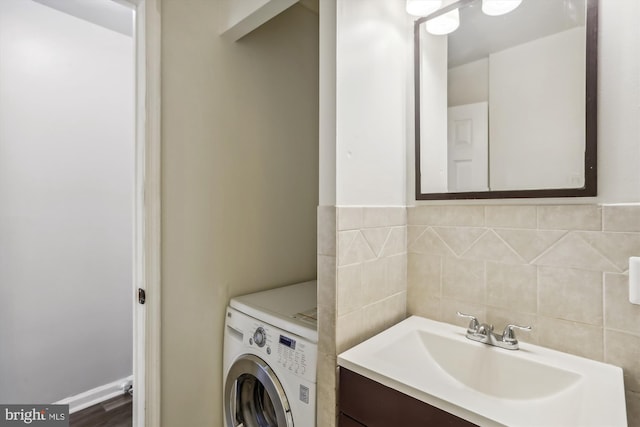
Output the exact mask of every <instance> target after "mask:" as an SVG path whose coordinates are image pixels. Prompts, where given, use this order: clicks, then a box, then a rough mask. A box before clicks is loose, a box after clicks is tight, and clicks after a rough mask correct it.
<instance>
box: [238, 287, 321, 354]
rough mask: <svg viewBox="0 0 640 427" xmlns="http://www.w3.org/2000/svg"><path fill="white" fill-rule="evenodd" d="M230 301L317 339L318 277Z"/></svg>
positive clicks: (251, 313) (304, 336) (251, 312)
mask: <svg viewBox="0 0 640 427" xmlns="http://www.w3.org/2000/svg"><path fill="white" fill-rule="evenodd" d="M229 305H230V306H231V307H233V308H235V309H236V310H239V311H241V312H243V313H245V314H247V315H249V316H251V317H255V318H256V319H260V320H262V321H264V322H266V323H269V324H271V325H273V326H276V327H278V328H280V329H284V330H286V331H289V332H292V333H294V334H297V335H299V336H301V337H303V338H306V339H308V340H309V341H311V342H313V343H317V342H318V320H317V307H318V304H317V281H316V280H312V281H309V282H304V283H298V284H295V285H289V286H283V287H281V288H276V289H270V290H268V291H262V292H256V293H253V294H249V295H243V296H239V297H235V298H233V299H231V301H230V302H229Z"/></svg>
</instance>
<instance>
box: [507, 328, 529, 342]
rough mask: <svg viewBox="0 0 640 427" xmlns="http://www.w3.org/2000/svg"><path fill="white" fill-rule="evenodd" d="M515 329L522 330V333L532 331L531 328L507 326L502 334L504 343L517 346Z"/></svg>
mask: <svg viewBox="0 0 640 427" xmlns="http://www.w3.org/2000/svg"><path fill="white" fill-rule="evenodd" d="M514 329H520V330H521V331H530V330H531V329H532V328H531V326H518V325H507V326H505V327H504V331H503V332H502V341H504V342H506V343H511V344H516V343H517V342H518V340H517V339H516V334H515V332H514V331H513V330H514Z"/></svg>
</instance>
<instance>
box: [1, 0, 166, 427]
mask: <svg viewBox="0 0 640 427" xmlns="http://www.w3.org/2000/svg"><path fill="white" fill-rule="evenodd" d="M101 2H102V4H101V7H105V8H111V9H112V10H116V9H117V8H120V12H122V11H124V13H125V14H128V18H127V21H128V25H129V28H130V30H129V32H130V34H125V32H126V31H123V29H122V28H123V27H113V26H111V27H110V25H111V24H113V22H115V20H113V22H109V20H108V19H107V20H106V21H105V20H104V18H105V16H107V15H108V14H105V13H98V14H93V15H92V14H91V13H88V14H87V13H86V12H87V11H86V10H85V11H84V12H82V8H80V9H77V10H76V13H75V14H74V13H72V12H73V7H74V6H80V5H82V4H84V5H87V4H89V3H91V4H93V5H97V4H98V3H101ZM101 2H98V1H92V2H86V1H84V0H57V1H56V0H34V1H24V0H6V1H5V0H3V1H2V3H1V4H0V7H1V8H0V21H1V22H0V198H1V199H2V203H0V252H1V254H0V313H1V314H0V316H1V317H2V322H0V324H2V325H3V327H0V342H4V343H10V344H11V345H7V346H3V347H4V348H3V349H2V350H0V377H2V378H3V382H2V383H3V384H5V385H7V387H6V388H7V390H5V388H3V387H0V402H2V403H17V404H20V403H33V402H40V403H42V402H45V403H54V402H65V401H68V403H69V404H70V407H71V410H72V411H77V410H79V409H81V407H82V406H87V405H89V404H91V403H95V402H96V401H101V400H104V399H107V398H109V397H110V395H113V394H114V393H123V392H124V391H125V389H127V388H128V387H130V386H131V384H132V383H133V376H134V375H135V377H136V378H135V379H136V381H135V383H136V384H135V385H136V387H135V390H136V394H138V391H139V392H140V395H141V396H142V398H140V397H139V398H138V399H137V403H136V404H134V406H135V407H136V409H134V414H135V421H134V423H133V424H134V425H139V426H142V425H145V408H150V409H151V408H155V407H156V406H159V405H157V404H151V405H150V404H148V403H147V404H145V397H144V396H145V394H144V391H145V385H146V384H147V383H148V382H151V383H152V384H154V387H153V389H154V390H155V394H157V395H159V386H158V385H159V379H156V378H155V376H151V375H149V376H147V377H145V375H144V372H145V360H146V355H147V354H146V352H145V349H146V348H148V347H150V348H152V349H153V348H155V347H157V342H156V343H154V341H153V339H149V337H148V336H146V335H145V332H146V327H147V322H146V319H147V314H148V313H147V311H148V310H147V309H145V308H142V309H140V308H139V306H138V304H137V302H136V300H135V299H134V296H135V294H136V290H137V288H139V287H140V288H145V287H146V286H147V284H148V283H149V280H150V277H149V276H150V275H149V273H154V274H156V277H151V279H153V280H151V284H152V285H153V284H154V283H155V284H157V283H159V274H157V273H155V271H156V270H159V262H158V260H159V230H158V231H157V234H156V232H154V230H153V228H151V227H153V225H154V224H155V223H159V208H158V207H156V205H157V206H159V191H154V192H153V193H150V192H148V191H147V190H149V188H151V189H153V188H154V187H156V190H157V189H159V167H151V168H149V167H148V166H149V165H151V166H153V164H154V163H153V162H154V159H155V158H157V157H159V149H158V148H157V147H158V146H159V144H158V141H159V138H158V135H157V134H156V135H155V137H154V138H149V137H148V131H149V130H152V131H153V130H154V129H155V128H157V126H158V125H159V114H153V112H152V114H147V113H148V108H149V103H148V101H146V95H154V93H153V92H149V91H148V90H147V87H146V82H148V80H149V79H148V78H147V73H148V70H147V69H146V67H145V65H146V61H144V60H142V59H144V58H145V52H146V51H147V50H146V49H145V47H146V46H145V42H146V37H144V36H145V34H144V33H142V37H134V25H133V20H134V11H136V13H135V17H136V19H137V20H140V19H142V21H141V22H143V23H144V17H145V14H144V12H145V3H147V4H148V3H149V2H145V1H137V2H134V3H131V4H128V3H127V2H124V1H122V0H118V2H117V3H115V2H113V1H112V0H101ZM65 9H66V10H65ZM105 10H106V9H105ZM105 10H103V11H102V12H104V11H105ZM83 13H84V14H83ZM158 18H159V17H158ZM96 21H97V22H96ZM135 29H136V30H140V29H141V28H140V26H138V28H135ZM142 30H143V31H144V26H142ZM80 31H82V34H81V35H79V34H80V33H79V32H80ZM157 43H158V44H159V41H158V42H157ZM3 44H4V45H3ZM141 47H142V48H141ZM141 58H142V59H141ZM158 61H159V58H158ZM156 72H157V73H159V71H158V70H156ZM151 76H152V77H153V76H154V75H153V74H152V75H151ZM65 77H71V78H67V79H65ZM141 95H144V96H141ZM122 99H126V102H124V103H121V102H120V100H122ZM150 148H151V149H150ZM156 149H158V152H157V153H156V152H154V150H156ZM148 153H151V155H150V156H149V157H147V155H148ZM149 171H151V172H153V173H154V174H153V175H151V174H150V173H149ZM145 192H146V193H147V194H152V197H147V199H146V200H145V199H144V198H143V194H145ZM149 219H151V221H149ZM151 302H152V303H153V306H154V307H155V308H156V309H155V310H154V312H155V315H154V317H159V310H158V309H157V308H159V293H156V294H154V295H153V298H152V299H151ZM134 325H135V326H134ZM123 326H124V327H123ZM152 330H154V331H155V332H154V334H153V335H152V337H151V338H153V337H159V329H158V327H157V326H156V325H154V326H153V328H152ZM134 338H135V339H134ZM157 341H159V339H158V340H157ZM156 356H157V354H156ZM157 359H159V358H156V361H155V362H154V365H153V366H154V370H153V371H152V373H153V372H155V371H157V370H159V362H158V360H157ZM139 378H141V380H140V381H138V379H139ZM5 380H6V381H5ZM136 413H137V414H136ZM147 425H156V424H153V423H150V424H147Z"/></svg>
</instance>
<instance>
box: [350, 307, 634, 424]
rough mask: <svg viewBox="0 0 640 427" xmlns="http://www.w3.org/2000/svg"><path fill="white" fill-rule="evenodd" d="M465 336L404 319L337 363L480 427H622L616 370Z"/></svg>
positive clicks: (618, 371)
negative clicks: (490, 343) (483, 342)
mask: <svg viewBox="0 0 640 427" xmlns="http://www.w3.org/2000/svg"><path fill="white" fill-rule="evenodd" d="M465 331H466V329H464V328H461V327H457V326H454V325H450V324H446V323H441V322H436V321H433V320H429V319H425V318H421V317H418V316H413V317H410V318H408V319H406V320H404V321H403V322H400V323H398V324H397V325H395V326H393V327H391V328H389V329H387V330H386V331H384V332H382V333H380V334H378V335H376V336H374V337H372V338H370V339H369V340H367V341H365V342H363V343H361V344H359V345H357V346H356V347H354V348H352V349H350V350H347V351H346V352H344V353H342V354H340V355H339V356H338V364H339V365H340V366H342V367H344V368H347V369H350V370H351V371H354V372H356V373H358V374H361V375H364V376H366V377H369V378H371V379H373V380H375V381H378V382H379V383H381V384H384V385H386V386H388V387H391V388H393V389H395V390H398V391H400V392H403V393H405V394H408V395H410V396H412V397H414V398H416V399H418V400H421V401H423V402H426V403H428V404H430V405H433V406H436V407H438V408H440V409H443V410H445V411H447V412H450V413H452V414H454V415H457V416H459V417H461V418H464V419H466V420H468V421H471V422H473V423H475V424H478V425H482V426H501V425H507V426H545V427H546V426H568V425H575V426H605V425H606V426H611V427H613V426H626V425H627V421H626V409H625V401H624V386H623V379H622V369H620V368H619V367H616V366H612V365H608V364H604V363H601V362H596V361H593V360H589V359H584V358H581V357H578V356H573V355H570V354H567V353H562V352H559V351H555V350H551V349H547V348H544V347H540V346H535V345H531V344H527V343H520V350H505V349H502V348H498V347H492V346H488V345H486V344H482V343H479V342H476V341H471V340H469V339H467V338H466V337H465Z"/></svg>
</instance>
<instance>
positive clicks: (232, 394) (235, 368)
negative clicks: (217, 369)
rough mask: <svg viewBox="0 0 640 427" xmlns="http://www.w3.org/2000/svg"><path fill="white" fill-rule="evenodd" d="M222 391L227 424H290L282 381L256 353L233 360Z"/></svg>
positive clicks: (280, 426)
mask: <svg viewBox="0 0 640 427" xmlns="http://www.w3.org/2000/svg"><path fill="white" fill-rule="evenodd" d="M224 394H225V408H224V410H225V419H226V423H227V426H228V427H237V426H243V427H293V420H292V418H291V410H290V406H289V401H288V400H287V397H286V395H285V393H284V389H283V388H282V384H281V383H280V381H279V380H278V378H277V377H276V376H275V374H274V373H273V370H272V369H271V367H270V366H269V365H268V364H267V363H266V362H265V361H264V360H262V359H260V358H259V357H257V356H254V355H244V356H241V357H240V358H238V360H236V361H235V362H234V364H233V365H232V366H231V369H229V373H228V374H227V380H226V383H225V392H224Z"/></svg>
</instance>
